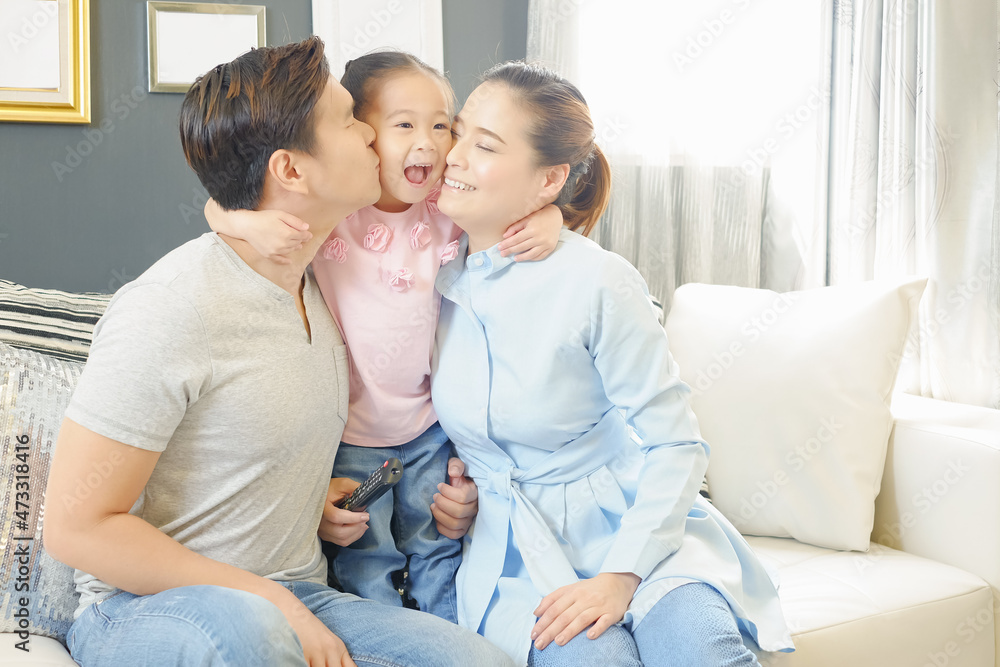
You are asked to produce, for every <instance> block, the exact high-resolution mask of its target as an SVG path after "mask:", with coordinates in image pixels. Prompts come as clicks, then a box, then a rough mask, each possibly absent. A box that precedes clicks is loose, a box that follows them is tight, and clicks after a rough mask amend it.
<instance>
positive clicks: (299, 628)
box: [44, 419, 354, 666]
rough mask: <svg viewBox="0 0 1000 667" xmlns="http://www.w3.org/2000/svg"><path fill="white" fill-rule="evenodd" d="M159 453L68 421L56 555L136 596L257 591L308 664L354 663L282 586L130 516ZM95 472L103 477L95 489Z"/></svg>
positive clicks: (56, 494)
mask: <svg viewBox="0 0 1000 667" xmlns="http://www.w3.org/2000/svg"><path fill="white" fill-rule="evenodd" d="M159 457H160V454H159V452H153V451H147V450H143V449H139V448H137V447H131V446H129V445H125V444H122V443H120V442H117V441H115V440H112V439H110V438H107V437H105V436H102V435H99V434H97V433H94V432H93V431H91V430H89V429H86V428H84V427H83V426H80V425H79V424H77V423H76V422H74V421H73V420H71V419H65V420H64V421H63V424H62V428H61V429H60V432H59V440H58V442H57V445H56V451H55V455H54V456H53V459H52V468H51V472H50V474H49V479H48V488H47V490H46V508H45V529H44V540H45V548H46V550H47V551H48V552H49V553H50V554H51V555H52V557H53V558H56V559H57V560H60V561H62V562H63V563H66V564H67V565H70V566H71V567H75V568H78V569H80V570H83V571H84V572H87V573H89V574H92V575H94V576H95V577H97V578H98V579H100V580H101V581H104V582H106V583H108V584H110V585H112V586H115V587H117V588H121V589H122V590H125V591H128V592H130V593H134V594H136V595H151V594H154V593H159V592H160V591H164V590H167V589H170V588H177V587H180V586H196V585H214V586H224V587H226V588H235V589H239V590H243V591H247V592H249V593H254V594H255V595H259V596H261V597H263V598H265V599H267V600H269V601H271V602H272V603H274V605H275V606H277V607H278V609H280V610H281V612H282V614H284V616H285V618H286V619H288V622H289V623H290V624H291V626H292V628H293V629H294V630H295V632H296V634H297V635H298V637H299V640H300V641H301V642H302V645H303V652H304V655H305V657H306V662H307V663H308V664H310V665H338V666H339V665H354V662H353V661H351V660H350V658H349V657H348V656H347V649H346V647H345V646H344V643H343V642H342V641H340V639H339V638H338V637H337V636H336V635H334V634H333V633H332V632H330V631H329V630H328V629H327V628H326V626H324V625H323V624H322V623H321V622H320V621H319V619H317V618H316V617H315V616H314V615H313V614H312V613H311V612H310V611H309V610H308V609H307V608H306V607H305V605H303V604H302V603H301V602H299V600H298V599H297V598H296V597H295V596H294V595H293V594H292V593H291V592H290V591H288V590H287V589H286V588H284V587H283V586H281V585H280V584H279V583H277V582H275V581H271V580H269V579H265V578H263V577H260V576H257V575H255V574H252V573H250V572H247V571H246V570H241V569H239V568H237V567H233V566H231V565H227V564H225V563H221V562H219V561H215V560H212V559H210V558H206V557H205V556H202V555H200V554H197V553H195V552H193V551H191V550H190V549H188V548H186V547H184V546H183V545H181V544H180V543H179V542H176V541H175V540H173V539H172V538H170V537H168V536H167V535H165V534H164V533H162V532H160V531H159V530H158V529H157V528H155V527H154V526H152V525H151V524H149V523H147V522H146V521H144V520H143V519H141V518H139V517H137V516H134V515H132V514H129V510H130V509H131V508H132V506H133V505H134V504H135V501H136V500H137V499H138V498H139V494H140V493H141V492H142V490H143V488H144V487H145V486H146V483H147V482H148V481H149V477H150V475H151V474H152V472H153V468H154V466H155V465H156V462H157V460H158V459H159ZM95 471H99V475H100V476H101V477H102V482H101V483H100V484H97V485H96V488H95V485H94V484H92V483H91V482H92V480H93V475H94V473H95ZM78 488H84V489H88V490H89V491H90V493H89V494H83V493H77V491H76V490H77V489H78Z"/></svg>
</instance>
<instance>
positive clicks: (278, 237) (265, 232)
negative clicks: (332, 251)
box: [205, 199, 312, 264]
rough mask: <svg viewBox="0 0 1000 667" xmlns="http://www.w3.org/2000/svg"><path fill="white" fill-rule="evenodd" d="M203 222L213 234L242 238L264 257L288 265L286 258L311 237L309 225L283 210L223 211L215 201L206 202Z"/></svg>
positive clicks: (288, 261)
mask: <svg viewBox="0 0 1000 667" xmlns="http://www.w3.org/2000/svg"><path fill="white" fill-rule="evenodd" d="M205 219H206V220H208V226H209V227H211V228H212V231H213V232H217V233H219V234H224V235H226V236H232V237H233V238H237V239H243V240H244V241H246V242H247V243H249V244H250V246H251V247H253V249H254V250H256V251H257V252H259V253H260V254H261V255H263V256H264V257H267V258H268V259H270V260H271V261H272V262H275V263H277V264H288V263H290V260H289V259H288V257H287V255H288V254H290V253H292V252H295V251H296V250H299V249H300V248H302V244H304V243H305V242H306V241H308V240H309V239H311V238H312V234H310V233H309V225H308V224H306V223H305V222H303V221H302V220H301V219H300V218H297V217H296V216H294V215H292V214H291V213H285V212H284V211H272V210H265V211H247V210H243V209H240V210H236V211H225V210H223V209H222V207H221V206H219V205H218V204H217V203H216V202H215V200H214V199H209V200H208V201H207V202H206V203H205Z"/></svg>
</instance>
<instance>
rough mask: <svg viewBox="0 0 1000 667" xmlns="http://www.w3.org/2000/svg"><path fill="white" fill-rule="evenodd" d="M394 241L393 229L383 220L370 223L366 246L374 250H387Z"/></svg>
mask: <svg viewBox="0 0 1000 667" xmlns="http://www.w3.org/2000/svg"><path fill="white" fill-rule="evenodd" d="M390 241H392V230H391V229H389V228H388V227H386V226H385V225H383V224H382V223H381V222H376V223H375V224H372V225H368V233H367V234H366V235H365V248H366V249H368V250H371V251H372V252H385V250H386V248H388V247H389V242H390Z"/></svg>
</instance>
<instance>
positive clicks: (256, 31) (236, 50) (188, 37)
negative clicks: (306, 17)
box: [146, 1, 267, 93]
mask: <svg viewBox="0 0 1000 667" xmlns="http://www.w3.org/2000/svg"><path fill="white" fill-rule="evenodd" d="M265 14H266V8H265V7H264V6H263V5H231V4H220V3H214V2H153V1H151V2H147V3H146V16H147V21H148V25H149V33H148V44H149V92H151V93H186V92H187V91H188V89H189V88H190V87H191V84H193V83H194V81H195V79H197V78H198V77H199V76H201V75H202V74H204V73H205V72H207V71H209V70H210V69H212V68H213V67H215V66H216V65H219V64H221V63H227V62H229V61H231V60H234V59H235V58H237V57H239V56H241V55H243V54H244V53H246V52H247V51H249V50H250V49H252V48H259V47H261V46H265V45H266V43H267V36H266V35H267V31H266V21H265Z"/></svg>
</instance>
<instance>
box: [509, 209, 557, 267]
mask: <svg viewBox="0 0 1000 667" xmlns="http://www.w3.org/2000/svg"><path fill="white" fill-rule="evenodd" d="M562 228H563V217H562V211H560V210H559V208H558V207H557V206H554V205H553V204H549V205H548V206H544V207H542V208H541V209H539V210H537V211H535V212H534V213H530V214H528V215H527V216H525V217H524V218H522V219H520V220H518V221H517V222H515V223H514V224H513V225H511V226H510V227H508V228H507V231H506V232H504V234H503V238H504V240H503V241H501V242H500V247H499V249H500V256H501V257H506V256H507V255H509V254H511V253H514V255H515V257H514V261H515V262H530V261H534V260H539V259H545V258H546V257H548V256H549V255H551V254H552V251H553V250H555V249H556V244H557V243H559V232H561V231H562Z"/></svg>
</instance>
